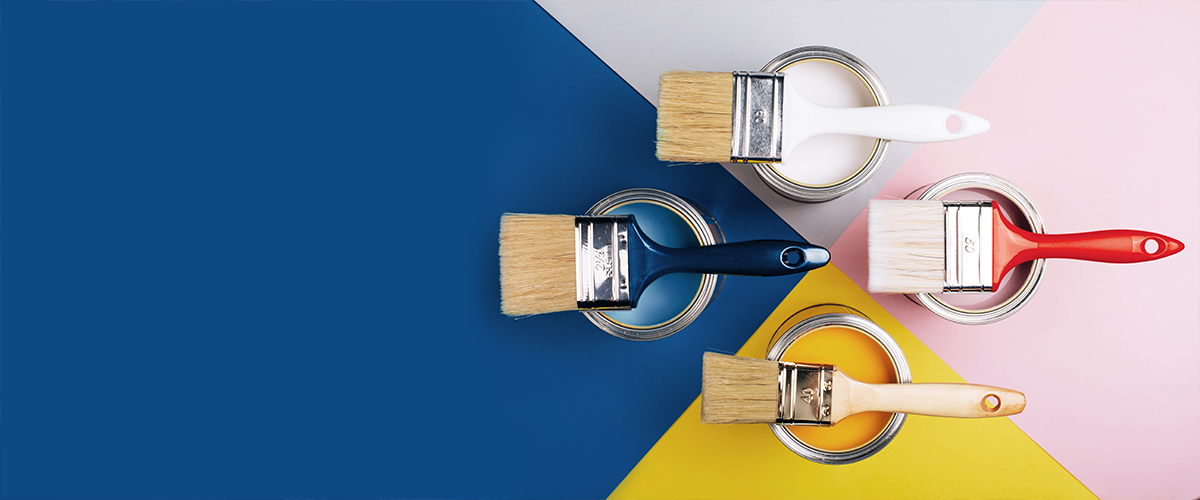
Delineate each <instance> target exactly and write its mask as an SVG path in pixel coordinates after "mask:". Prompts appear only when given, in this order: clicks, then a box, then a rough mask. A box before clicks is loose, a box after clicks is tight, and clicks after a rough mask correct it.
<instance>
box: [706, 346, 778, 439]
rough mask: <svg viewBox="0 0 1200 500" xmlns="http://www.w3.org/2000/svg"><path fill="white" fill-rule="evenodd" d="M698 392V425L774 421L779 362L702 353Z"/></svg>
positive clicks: (776, 412)
mask: <svg viewBox="0 0 1200 500" xmlns="http://www.w3.org/2000/svg"><path fill="white" fill-rule="evenodd" d="M701 391H702V393H703V394H702V396H701V399H700V421H701V422H704V423H706V424H760V423H771V422H775V418H776V416H777V414H778V413H779V363H777V362H775V361H765V360H761V359H751V358H742V357H738V356H729V355H726V354H717V353H715V352H706V353H704V376H703V379H702V389H701Z"/></svg>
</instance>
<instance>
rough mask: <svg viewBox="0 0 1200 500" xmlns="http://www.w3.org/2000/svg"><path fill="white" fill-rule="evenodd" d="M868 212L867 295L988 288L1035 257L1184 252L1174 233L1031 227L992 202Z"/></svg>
mask: <svg viewBox="0 0 1200 500" xmlns="http://www.w3.org/2000/svg"><path fill="white" fill-rule="evenodd" d="M868 210H869V211H868V214H867V252H868V260H869V264H868V269H869V273H870V276H869V278H868V285H867V288H868V289H870V291H871V292H873V293H918V292H928V293H939V292H992V291H995V290H996V289H998V288H999V287H1000V282H1001V281H1002V280H1003V279H1004V276H1005V275H1006V274H1008V272H1009V271H1011V270H1012V268H1014V267H1016V266H1017V265H1018V264H1022V263H1024V262H1029V261H1031V260H1034V259H1078V260H1090V261H1095V262H1112V263H1122V264H1124V263H1133V262H1145V261H1149V260H1155V259H1161V258H1163V257H1167V256H1170V255H1175V254H1177V253H1179V252H1180V251H1181V250H1183V243H1182V242H1180V241H1179V240H1177V239H1175V238H1171V237H1169V236H1163V235H1161V234H1157V233H1151V232H1146V231H1134V230H1129V229H1116V230H1110V231H1094V232H1090V233H1074V234H1040V233H1033V232H1029V231H1026V230H1024V229H1020V228H1018V227H1016V226H1014V225H1013V223H1012V222H1009V220H1008V219H1006V218H1005V217H1004V215H1003V214H1001V213H1000V209H999V207H996V206H993V204H992V202H990V201H910V200H872V201H871V204H870V207H869V209H868Z"/></svg>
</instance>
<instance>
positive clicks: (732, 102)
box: [657, 71, 991, 164]
mask: <svg viewBox="0 0 1200 500" xmlns="http://www.w3.org/2000/svg"><path fill="white" fill-rule="evenodd" d="M952 117H953V118H956V119H957V120H958V122H959V124H960V125H959V128H958V129H957V130H954V131H951V130H950V129H949V128H947V120H949V119H950V118H952ZM989 128H991V124H990V123H988V121H987V120H985V119H983V118H980V117H978V116H975V115H973V114H970V113H966V112H963V111H958V110H954V109H950V108H943V107H939V106H930V105H925V104H893V105H889V106H872V107H863V108H831V107H827V106H821V105H819V104H815V103H813V102H811V101H809V100H808V99H805V97H804V94H803V93H801V91H800V90H799V89H798V88H796V86H795V85H794V84H791V83H789V81H788V79H787V78H786V75H784V74H783V73H747V72H737V73H710V72H703V71H670V72H667V73H663V74H662V76H661V77H660V78H659V83H658V151H657V154H658V159H660V160H663V161H677V162H704V163H710V162H723V161H732V162H754V163H783V164H787V162H788V157H789V156H790V155H791V154H792V152H793V151H795V150H796V148H797V147H799V146H800V144H801V143H803V142H804V141H806V140H808V139H810V138H812V137H815V136H818V135H822V134H851V135H860V136H866V137H878V138H882V139H890V140H893V141H903V142H940V141H949V140H954V139H962V138H966V137H971V136H973V135H977V134H982V133H984V132H986V131H987V130H988V129H989Z"/></svg>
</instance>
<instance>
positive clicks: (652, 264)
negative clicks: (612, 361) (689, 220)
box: [500, 214, 829, 316]
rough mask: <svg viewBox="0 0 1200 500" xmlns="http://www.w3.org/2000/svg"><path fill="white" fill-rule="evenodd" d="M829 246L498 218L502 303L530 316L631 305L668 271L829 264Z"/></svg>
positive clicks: (621, 224)
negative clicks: (695, 241) (687, 238)
mask: <svg viewBox="0 0 1200 500" xmlns="http://www.w3.org/2000/svg"><path fill="white" fill-rule="evenodd" d="M828 262H829V251H828V250H826V249H824V248H822V247H819V246H816V245H811V244H808V243H804V242H795V241H781V240H757V241H745V242H740V243H725V244H720V245H709V246H701V247H696V248H670V247H665V246H663V245H660V244H658V243H656V242H654V240H651V239H650V238H649V237H647V236H646V235H645V234H644V233H643V232H642V230H641V229H640V228H639V227H638V225H637V222H636V220H635V218H634V217H633V216H632V215H603V216H579V217H576V216H573V215H542V214H505V215H504V216H502V217H501V219H500V309H501V311H502V312H504V314H507V315H509V316H528V315H532V314H543V313H550V312H557V311H569V310H575V309H631V308H633V307H636V306H637V302H638V298H639V297H640V296H641V294H642V291H643V290H645V288H646V286H648V285H649V284H650V283H651V282H653V281H654V280H655V279H657V278H659V277H660V276H663V275H666V274H671V273H708V274H735V275H744V276H781V275H785V274H793V273H800V272H804V271H808V270H811V269H816V268H818V267H821V266H824V265H825V264H827V263H828Z"/></svg>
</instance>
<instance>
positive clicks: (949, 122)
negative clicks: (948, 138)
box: [946, 115, 962, 134]
mask: <svg viewBox="0 0 1200 500" xmlns="http://www.w3.org/2000/svg"><path fill="white" fill-rule="evenodd" d="M960 130H962V120H959V119H958V116H954V115H951V116H950V118H947V119H946V131H947V132H950V133H951V134H957V133H958V131H960Z"/></svg>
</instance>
